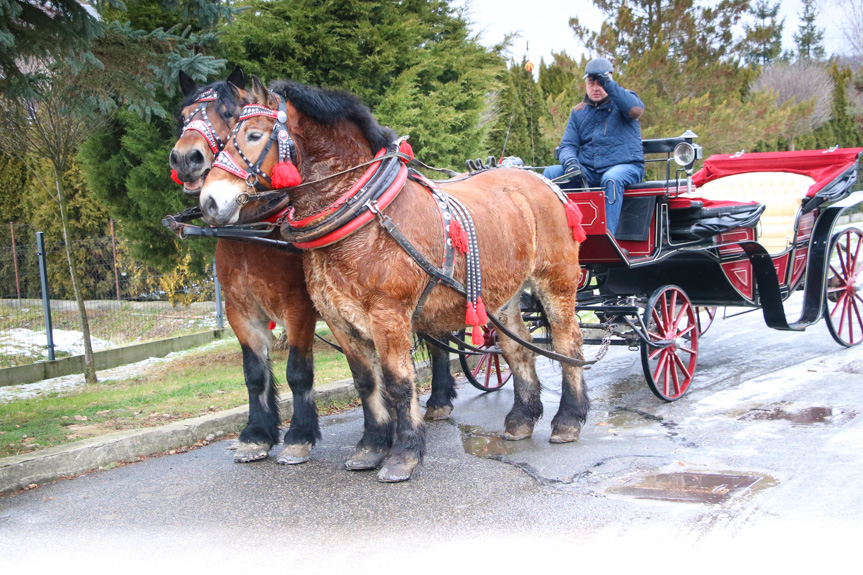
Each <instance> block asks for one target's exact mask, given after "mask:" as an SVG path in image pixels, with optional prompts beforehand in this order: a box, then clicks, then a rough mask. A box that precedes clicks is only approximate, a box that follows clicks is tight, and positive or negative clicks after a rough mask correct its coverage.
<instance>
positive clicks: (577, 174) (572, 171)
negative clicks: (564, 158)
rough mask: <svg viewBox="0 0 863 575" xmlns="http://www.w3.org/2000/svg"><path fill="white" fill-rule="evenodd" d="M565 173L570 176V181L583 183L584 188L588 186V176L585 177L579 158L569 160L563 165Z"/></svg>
mask: <svg viewBox="0 0 863 575" xmlns="http://www.w3.org/2000/svg"><path fill="white" fill-rule="evenodd" d="M563 173H564V174H565V175H567V176H569V181H570V182H575V183H576V184H581V187H582V188H587V178H585V177H584V172H583V171H582V170H581V164H579V163H578V160H569V161H568V162H567V163H566V164H564V165H563Z"/></svg>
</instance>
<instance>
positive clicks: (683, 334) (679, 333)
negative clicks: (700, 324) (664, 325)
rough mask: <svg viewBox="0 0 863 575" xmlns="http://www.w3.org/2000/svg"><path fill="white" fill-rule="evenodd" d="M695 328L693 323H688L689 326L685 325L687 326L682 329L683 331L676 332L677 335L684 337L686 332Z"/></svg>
mask: <svg viewBox="0 0 863 575" xmlns="http://www.w3.org/2000/svg"><path fill="white" fill-rule="evenodd" d="M695 328H696V326H695V324H690V326H689V327H687V328H686V329H684V330H683V331H680V332H678V333H677V337H684V336H685V335H686V334H688V333H689V332H691V331H692V330H694V329H695Z"/></svg>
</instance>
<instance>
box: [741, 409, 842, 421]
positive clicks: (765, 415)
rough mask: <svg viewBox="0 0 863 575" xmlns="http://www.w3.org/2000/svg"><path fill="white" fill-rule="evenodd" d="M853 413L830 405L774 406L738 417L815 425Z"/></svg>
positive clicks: (838, 419) (744, 419) (745, 419)
mask: <svg viewBox="0 0 863 575" xmlns="http://www.w3.org/2000/svg"><path fill="white" fill-rule="evenodd" d="M855 415H856V413H854V412H850V411H843V410H841V409H834V408H832V407H807V408H805V409H798V410H795V411H789V410H785V409H783V408H781V407H776V408H773V409H753V410H752V411H749V412H747V413H745V414H743V415H742V416H741V417H739V418H738V419H740V420H741V421H788V422H790V423H791V424H793V425H816V424H822V423H824V424H832V423H836V422H837V421H840V420H848V419H853V418H854V416H855Z"/></svg>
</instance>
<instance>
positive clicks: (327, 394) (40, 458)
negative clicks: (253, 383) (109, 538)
mask: <svg viewBox="0 0 863 575" xmlns="http://www.w3.org/2000/svg"><path fill="white" fill-rule="evenodd" d="M356 397H357V393H356V390H355V389H354V385H353V380H351V379H346V380H342V381H337V382H334V383H328V384H325V385H322V386H320V387H316V388H315V400H316V401H317V403H318V405H320V404H322V403H327V402H350V401H352V400H353V399H355V398H356ZM293 405H294V401H293V397H292V396H291V395H290V393H288V394H286V396H285V397H284V398H283V399H282V400H281V401H280V402H279V411H280V415H281V417H282V419H288V418H289V417H291V415H292V414H293ZM248 414H249V408H248V406H242V407H237V408H234V409H230V410H227V411H221V412H218V413H213V414H210V415H204V416H201V417H195V418H192V419H186V420H183V421H177V422H174V423H169V424H168V425H162V426H160V427H152V428H145V429H136V430H131V431H120V432H117V433H111V434H109V435H103V436H100V437H93V438H90V439H84V440H81V441H76V442H75V443H70V444H68V445H61V446H58V447H52V448H50V449H44V450H42V451H36V452H34V453H28V454H25V455H16V456H13V457H4V458H2V459H0V493H7V492H10V491H17V490H19V489H24V488H25V487H28V486H30V485H33V484H39V483H45V482H48V481H54V480H56V479H62V478H64V477H70V476H75V475H80V474H82V473H85V472H87V471H91V470H94V469H98V468H99V467H105V466H106V465H110V464H112V463H119V462H123V461H131V460H133V459H136V458H138V457H147V456H150V455H155V454H158V453H164V452H166V451H170V450H172V449H179V448H181V447H188V446H190V445H194V444H195V443H197V442H198V441H202V440H205V439H206V438H207V437H208V436H210V435H212V436H214V437H217V438H218V437H224V436H225V435H228V434H230V433H236V432H237V431H239V430H240V429H242V427H243V426H244V425H245V424H246V421H247V420H248Z"/></svg>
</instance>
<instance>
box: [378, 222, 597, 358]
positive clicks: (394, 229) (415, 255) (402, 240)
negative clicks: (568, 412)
mask: <svg viewBox="0 0 863 575" xmlns="http://www.w3.org/2000/svg"><path fill="white" fill-rule="evenodd" d="M377 215H378V220H379V222H380V224H381V227H383V228H384V230H386V231H387V233H388V234H390V236H392V238H393V239H394V240H395V241H396V243H398V244H399V245H400V246H401V248H402V249H403V250H404V251H405V252H406V253H407V254H408V255H409V256H410V257H411V258H412V259H413V260H414V261H415V262H416V263H417V265H419V266H420V267H421V268H422V269H423V271H425V272H426V273H427V274H429V275H431V276H433V277H435V278H436V279H437V280H438V281H439V282H440V283H442V284H444V285H445V286H447V287H449V288H452V289H453V290H455V291H456V292H457V293H459V294H461V295H464V296H466V295H467V291H466V290H465V288H464V286H463V285H462V284H461V283H460V282H458V281H457V280H455V279H453V278H451V277H448V276H446V275H444V274H443V273H442V272H441V271H440V270H438V269H437V268H436V267H435V266H434V265H432V264H431V263H430V262H429V261H428V260H427V259H425V258H424V257H423V255H422V254H421V253H419V251H418V250H417V249H416V248H415V247H414V246H413V244H411V243H410V241H409V240H408V239H407V238H406V237H405V235H404V234H403V233H401V231H399V229H398V226H396V224H395V222H393V221H392V219H391V218H390V217H389V216H387V215H386V214H383V213H380V212H378V214H377ZM488 317H489V320H491V322H492V323H493V324H494V326H495V327H496V328H497V329H498V330H500V332H501V333H503V334H504V335H506V336H507V337H509V338H510V339H512V340H514V341H516V342H518V343H519V344H520V345H522V346H524V347H526V348H527V349H529V350H530V351H532V352H534V353H537V354H539V355H542V356H544V357H547V358H549V359H553V360H555V361H559V362H560V363H565V364H567V365H572V366H575V367H584V366H587V365H593V364H594V363H596V362H597V361H599V358H597V359H593V360H590V361H585V360H583V359H575V358H572V357H567V356H565V355H561V354H559V353H555V352H553V351H548V350H546V349H543V348H541V347H539V346H537V345H534V344H533V343H531V342H529V341H525V340H523V339H521V338H520V337H519V336H518V335H516V334H515V333H513V332H512V331H510V330H509V329H507V328H506V326H504V325H503V324H502V323H501V322H500V320H498V319H497V317H495V315H494V314H492V313H489V314H488Z"/></svg>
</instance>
